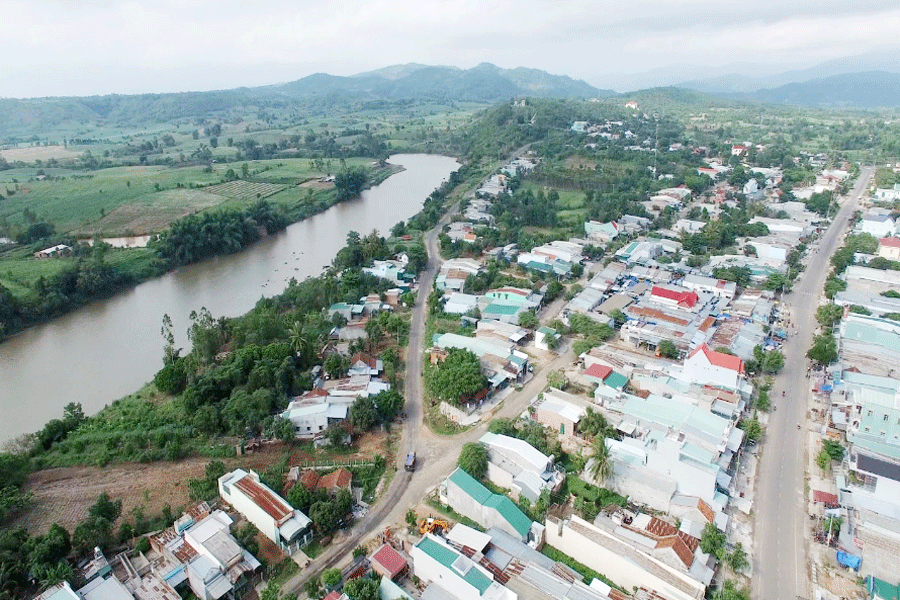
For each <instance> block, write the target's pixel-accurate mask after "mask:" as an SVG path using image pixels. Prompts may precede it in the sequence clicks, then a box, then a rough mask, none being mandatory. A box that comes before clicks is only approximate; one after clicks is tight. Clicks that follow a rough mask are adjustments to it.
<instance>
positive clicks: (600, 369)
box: [584, 363, 613, 381]
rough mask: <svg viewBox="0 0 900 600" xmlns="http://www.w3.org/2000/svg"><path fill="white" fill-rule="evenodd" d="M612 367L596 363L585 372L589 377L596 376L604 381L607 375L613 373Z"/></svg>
mask: <svg viewBox="0 0 900 600" xmlns="http://www.w3.org/2000/svg"><path fill="white" fill-rule="evenodd" d="M612 372H613V370H612V367H607V366H606V365H601V364H600V363H594V364H592V365H591V366H590V367H588V369H587V370H586V371H585V372H584V374H585V375H587V376H588V377H596V378H597V379H599V380H600V381H603V380H604V379H606V378H607V377H609V375H610V373H612Z"/></svg>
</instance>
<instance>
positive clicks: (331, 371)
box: [322, 353, 350, 379]
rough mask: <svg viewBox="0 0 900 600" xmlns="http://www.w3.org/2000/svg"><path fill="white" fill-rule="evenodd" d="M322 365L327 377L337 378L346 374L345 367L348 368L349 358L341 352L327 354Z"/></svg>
mask: <svg viewBox="0 0 900 600" xmlns="http://www.w3.org/2000/svg"><path fill="white" fill-rule="evenodd" d="M322 366H323V368H324V369H325V372H326V373H328V376H329V377H331V378H332V379H339V378H341V377H343V376H344V375H346V374H347V369H349V368H350V359H349V358H347V357H346V356H344V355H343V354H338V353H334V354H329V355H328V358H326V359H325V364H323V365H322Z"/></svg>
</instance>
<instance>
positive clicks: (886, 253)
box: [878, 237, 900, 260]
mask: <svg viewBox="0 0 900 600" xmlns="http://www.w3.org/2000/svg"><path fill="white" fill-rule="evenodd" d="M878 256H880V257H882V258H886V259H888V260H900V238H895V237H886V238H881V239H880V240H878Z"/></svg>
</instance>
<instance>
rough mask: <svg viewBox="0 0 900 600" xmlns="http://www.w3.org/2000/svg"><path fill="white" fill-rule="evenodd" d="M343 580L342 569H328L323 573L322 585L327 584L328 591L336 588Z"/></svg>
mask: <svg viewBox="0 0 900 600" xmlns="http://www.w3.org/2000/svg"><path fill="white" fill-rule="evenodd" d="M342 580H343V577H341V570H340V569H328V570H327V571H324V572H323V573H322V585H324V586H325V590H326V591H331V590H333V589H336V588H337V586H339V585H340V584H341V581H342Z"/></svg>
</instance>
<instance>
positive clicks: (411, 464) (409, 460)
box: [403, 452, 416, 471]
mask: <svg viewBox="0 0 900 600" xmlns="http://www.w3.org/2000/svg"><path fill="white" fill-rule="evenodd" d="M403 468H404V469H406V470H407V471H415V470H416V453H415V452H410V453H409V454H407V455H406V464H405V465H403Z"/></svg>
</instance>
